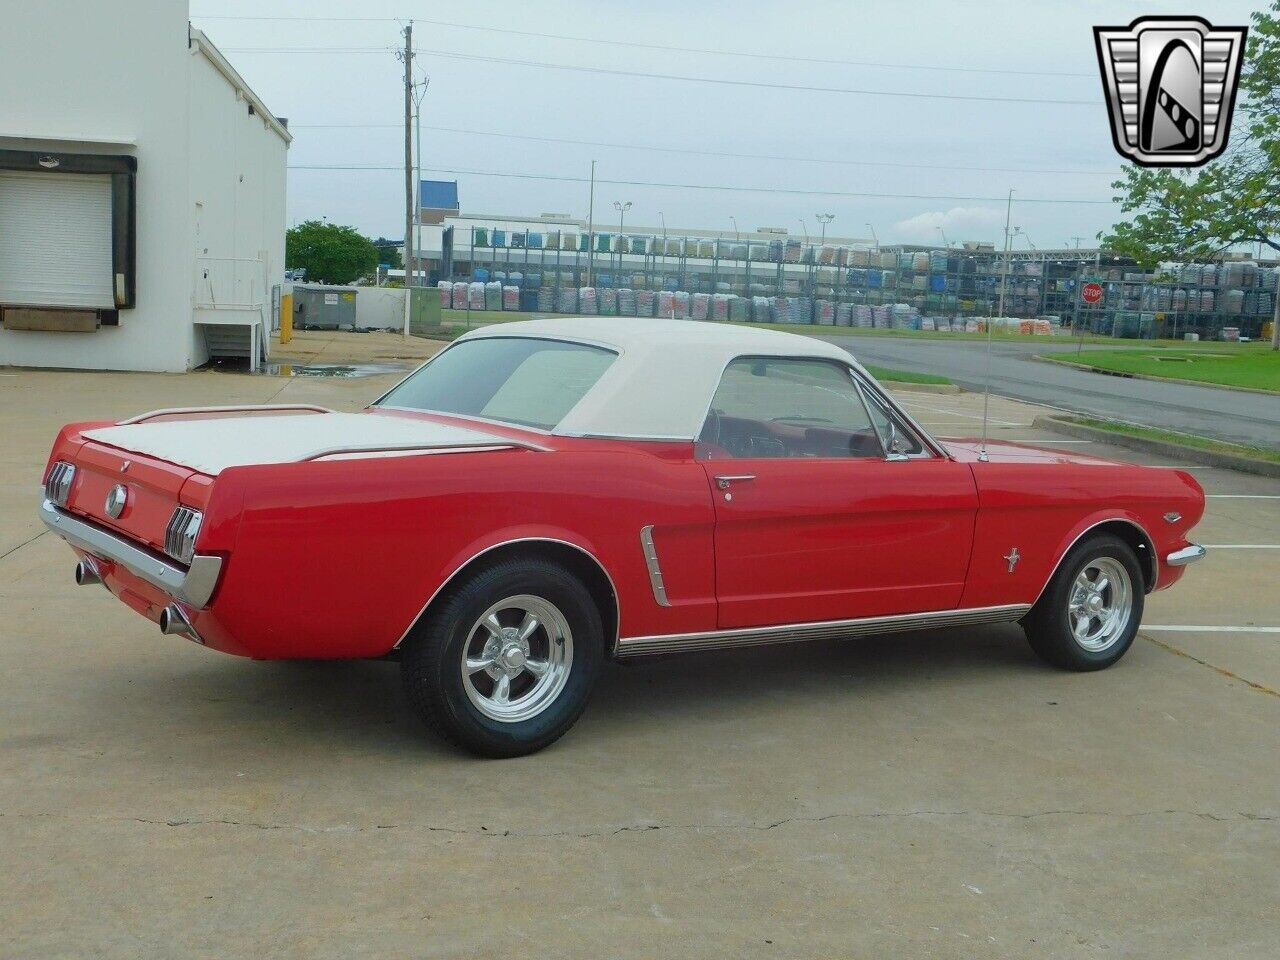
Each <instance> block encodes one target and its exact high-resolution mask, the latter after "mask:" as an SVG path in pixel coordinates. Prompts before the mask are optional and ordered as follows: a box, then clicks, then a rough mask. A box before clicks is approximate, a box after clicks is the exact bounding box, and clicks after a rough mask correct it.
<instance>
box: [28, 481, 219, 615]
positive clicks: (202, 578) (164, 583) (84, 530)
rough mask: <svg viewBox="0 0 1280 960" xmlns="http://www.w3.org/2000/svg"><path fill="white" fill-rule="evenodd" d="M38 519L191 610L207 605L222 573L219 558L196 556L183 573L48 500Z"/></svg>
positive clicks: (66, 538) (68, 541) (42, 504)
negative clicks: (179, 601) (190, 607)
mask: <svg viewBox="0 0 1280 960" xmlns="http://www.w3.org/2000/svg"><path fill="white" fill-rule="evenodd" d="M40 519H41V520H43V521H44V524H45V526H46V527H48V528H49V529H50V530H52V531H53V532H54V533H56V534H57V535H58V536H60V537H62V539H63V540H65V541H67V543H69V544H71V545H72V546H73V547H77V548H78V549H80V550H83V551H85V552H86V553H88V554H91V555H93V556H95V557H98V558H100V559H102V560H109V561H110V562H111V563H115V564H119V565H120V566H122V567H124V568H125V569H126V570H128V571H129V572H130V573H132V574H134V575H135V576H137V577H140V578H142V579H143V580H145V581H147V583H149V584H151V585H152V586H153V587H158V588H159V589H161V590H163V591H164V592H165V593H167V594H169V596H171V597H173V598H174V599H175V600H181V601H182V602H183V603H186V604H188V605H190V606H192V607H197V608H199V607H204V606H206V605H208V603H209V598H210V597H212V596H213V589H214V587H216V586H217V585H218V575H219V574H220V573H221V572H222V558H221V557H207V556H199V555H197V556H196V557H195V559H193V560H192V561H191V567H190V569H187V570H184V569H183V568H182V567H179V566H178V565H176V564H173V563H169V562H168V561H167V560H160V559H158V558H157V557H156V556H154V555H153V554H151V553H149V552H148V551H146V550H144V549H142V548H141V547H139V546H136V545H135V544H133V543H131V542H130V541H128V540H126V539H125V538H124V537H121V536H118V535H117V534H114V533H111V532H110V531H108V530H104V529H103V528H102V527H100V526H98V525H97V524H96V523H91V522H89V521H88V520H81V519H80V518H79V517H77V516H74V515H73V514H71V513H68V512H67V511H66V510H63V509H62V508H61V507H58V506H57V505H55V504H54V503H53V502H52V501H50V500H48V499H45V500H42V501H41V503H40Z"/></svg>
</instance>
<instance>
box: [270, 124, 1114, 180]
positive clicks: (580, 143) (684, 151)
mask: <svg viewBox="0 0 1280 960" xmlns="http://www.w3.org/2000/svg"><path fill="white" fill-rule="evenodd" d="M422 128H423V129H424V130H432V131H435V132H436V133H461V134H467V135H469V136H476V137H496V138H498V139H501V140H531V141H533V142H535V143H564V144H570V145H572V146H577V147H615V148H617V149H620V150H651V151H653V152H655V153H676V154H681V155H685V156H699V157H723V158H728V159H733V160H782V161H786V162H788V163H830V164H838V165H840V166H851V167H890V168H894V169H896V168H900V167H906V168H910V169H915V170H943V171H950V170H958V171H967V172H971V173H973V172H976V173H1047V174H1054V175H1059V176H1060V175H1064V174H1066V175H1076V174H1078V175H1085V176H1107V177H1114V176H1116V175H1117V173H1118V171H1116V170H1031V169H1027V168H1024V167H965V166H956V165H954V164H942V163H938V164H930V163H895V162H892V161H888V160H846V159H841V160H834V159H828V158H824V157H796V156H783V155H776V154H768V153H730V152H726V151H721V150H693V149H689V148H685V147H656V146H652V145H649V144H642V143H610V142H608V141H601V140H570V139H566V138H564V137H535V136H530V135H526V134H519V133H494V132H492V131H488V130H466V129H463V128H461V127H437V126H434V125H431V124H425V123H424V124H423V125H422ZM289 129H290V130H375V129H388V130H389V129H396V130H398V129H400V124H398V123H290V124H289Z"/></svg>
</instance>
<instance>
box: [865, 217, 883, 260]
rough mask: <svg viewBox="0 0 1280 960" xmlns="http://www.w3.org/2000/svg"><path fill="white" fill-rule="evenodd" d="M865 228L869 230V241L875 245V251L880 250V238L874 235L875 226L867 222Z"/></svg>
mask: <svg viewBox="0 0 1280 960" xmlns="http://www.w3.org/2000/svg"><path fill="white" fill-rule="evenodd" d="M867 229H868V230H870V231H871V242H872V243H874V244H875V245H876V253H879V252H880V238H879V237H877V236H876V228H875V227H873V226H872V225H871V224H869V223H868V224H867Z"/></svg>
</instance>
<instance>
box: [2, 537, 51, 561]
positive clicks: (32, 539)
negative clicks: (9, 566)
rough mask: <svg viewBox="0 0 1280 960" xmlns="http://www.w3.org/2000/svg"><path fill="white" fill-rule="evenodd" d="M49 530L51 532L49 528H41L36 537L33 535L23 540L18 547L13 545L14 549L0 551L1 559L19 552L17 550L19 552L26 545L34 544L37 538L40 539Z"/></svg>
mask: <svg viewBox="0 0 1280 960" xmlns="http://www.w3.org/2000/svg"><path fill="white" fill-rule="evenodd" d="M48 532H49V531H48V530H41V531H40V532H39V533H37V534H36V535H35V536H34V537H32V538H31V539H30V540H23V541H22V542H21V543H20V544H18V545H17V546H16V547H13V548H12V549H10V550H6V551H5V552H4V553H0V560H3V559H4V558H5V557H11V556H13V555H14V554H15V553H17V552H18V551H19V550H21V549H22V548H23V547H26V546H29V545H31V544H33V543H35V542H36V541H37V540H39V539H40V538H41V537H43V536H44V535H45V534H46V533H48Z"/></svg>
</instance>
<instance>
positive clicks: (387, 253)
mask: <svg viewBox="0 0 1280 960" xmlns="http://www.w3.org/2000/svg"><path fill="white" fill-rule="evenodd" d="M373 245H374V246H375V247H377V248H378V262H379V263H385V264H386V265H387V268H388V269H390V270H403V269H404V260H403V259H402V258H401V256H400V246H401V244H400V242H399V241H398V240H388V239H387V238H386V237H379V238H378V239H377V240H375V241H373Z"/></svg>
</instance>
